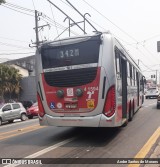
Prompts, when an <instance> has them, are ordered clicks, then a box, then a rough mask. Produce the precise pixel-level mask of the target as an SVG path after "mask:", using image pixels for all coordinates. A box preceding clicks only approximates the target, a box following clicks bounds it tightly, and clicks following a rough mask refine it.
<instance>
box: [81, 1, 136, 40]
mask: <svg viewBox="0 0 160 167" xmlns="http://www.w3.org/2000/svg"><path fill="white" fill-rule="evenodd" d="M82 1H83V2H84V3H86V4H87V5H88V6H90V7H91V8H92V9H93V10H95V11H96V12H97V13H98V14H100V15H101V16H102V17H103V18H105V19H106V20H107V21H109V22H110V23H111V24H113V25H114V26H115V27H117V28H118V29H119V30H120V31H121V32H123V33H124V34H126V35H127V36H128V37H130V38H131V39H132V40H134V41H136V42H137V40H136V39H135V38H134V37H132V36H131V35H130V34H128V33H127V32H125V31H124V30H123V29H122V28H120V27H119V26H117V25H116V24H115V23H113V22H112V21H111V20H110V19H108V18H107V17H106V16H104V15H103V14H102V13H101V12H99V11H98V10H97V9H95V8H94V7H93V6H91V5H90V4H89V3H88V2H86V1H85V0H82Z"/></svg>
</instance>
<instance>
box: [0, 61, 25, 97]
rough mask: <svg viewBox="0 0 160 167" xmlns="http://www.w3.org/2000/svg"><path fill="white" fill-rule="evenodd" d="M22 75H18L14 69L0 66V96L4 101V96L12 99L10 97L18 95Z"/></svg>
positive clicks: (17, 71)
mask: <svg viewBox="0 0 160 167" xmlns="http://www.w3.org/2000/svg"><path fill="white" fill-rule="evenodd" d="M21 79H22V75H21V74H19V70H17V69H15V68H14V67H11V66H8V65H4V64H0V96H1V99H4V95H5V94H8V95H9V97H8V98H9V99H12V95H13V94H15V95H17V96H18V95H19V93H20V91H21V86H20V80H21Z"/></svg>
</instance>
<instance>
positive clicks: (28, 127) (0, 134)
mask: <svg viewBox="0 0 160 167" xmlns="http://www.w3.org/2000/svg"><path fill="white" fill-rule="evenodd" d="M36 126H40V125H38V124H36V125H32V126H27V127H25V128H22V129H21V130H25V129H30V128H33V127H36ZM19 130H20V129H16V130H12V131H8V132H4V133H0V136H2V135H4V134H8V133H13V132H17V131H19Z"/></svg>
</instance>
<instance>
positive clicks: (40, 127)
mask: <svg viewBox="0 0 160 167" xmlns="http://www.w3.org/2000/svg"><path fill="white" fill-rule="evenodd" d="M44 127H45V126H38V127H34V128H33V127H30V128H32V129H28V128H26V129H27V130H26V129H24V131H21V132H19V133H15V134H8V135H7V136H4V137H0V140H3V139H8V138H10V137H14V136H18V135H21V134H24V133H28V132H31V131H35V130H37V129H42V128H44ZM11 132H12V131H11ZM16 132H18V131H16Z"/></svg>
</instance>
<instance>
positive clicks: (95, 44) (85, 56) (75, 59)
mask: <svg viewBox="0 0 160 167" xmlns="http://www.w3.org/2000/svg"><path fill="white" fill-rule="evenodd" d="M99 47H100V39H96V40H88V41H83V42H80V43H75V44H70V45H62V46H55V47H51V46H50V47H46V48H42V52H41V56H42V66H43V69H47V68H54V67H63V66H72V65H78V64H90V63H98V58H99Z"/></svg>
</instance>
